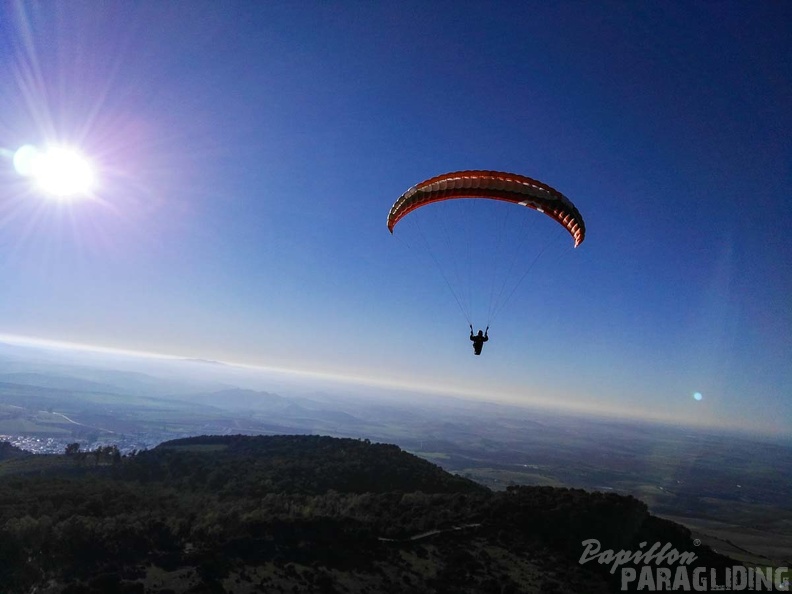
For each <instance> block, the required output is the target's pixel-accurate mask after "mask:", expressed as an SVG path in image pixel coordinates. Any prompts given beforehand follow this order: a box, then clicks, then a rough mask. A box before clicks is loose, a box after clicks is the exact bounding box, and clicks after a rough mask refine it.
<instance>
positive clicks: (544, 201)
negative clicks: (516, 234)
mask: <svg viewBox="0 0 792 594" xmlns="http://www.w3.org/2000/svg"><path fill="white" fill-rule="evenodd" d="M459 199H474V200H479V201H484V202H490V203H491V201H499V202H502V203H503V202H505V203H510V204H512V205H514V206H525V207H528V208H529V209H532V210H534V211H537V212H539V213H542V214H544V215H545V216H547V217H550V218H551V219H553V220H554V221H555V222H557V223H558V224H559V225H561V227H563V228H564V229H565V230H566V232H567V233H568V234H569V235H570V236H571V237H572V240H573V242H574V247H576V248H577V247H578V246H579V245H580V244H581V243H583V240H584V239H585V237H586V226H585V223H584V222H583V217H582V216H581V214H580V211H578V209H577V208H576V207H575V205H574V204H573V203H572V202H571V201H570V200H569V199H568V198H567V197H566V196H564V195H563V194H562V193H561V192H559V191H558V190H556V189H554V188H552V187H550V186H548V185H547V184H545V183H542V182H540V181H537V180H535V179H532V178H530V177H526V176H524V175H518V174H515V173H506V172H501V171H486V170H470V171H455V172H452V173H446V174H443V175H439V176H437V177H433V178H430V179H427V180H426V181H423V182H421V183H419V184H417V185H415V186H413V187H411V188H410V189H409V190H407V191H406V192H404V194H402V195H401V196H400V197H399V198H398V199H397V200H396V202H395V203H394V204H393V206H392V207H391V209H390V212H389V213H388V230H389V231H390V232H391V233H392V234H393V232H394V228H395V227H396V225H397V224H398V223H399V222H400V221H401V220H402V219H404V218H405V217H406V216H408V215H410V213H412V212H414V211H416V210H422V209H423V208H424V207H425V206H427V205H429V204H433V203H440V202H444V201H458V200H459ZM429 210H431V209H429ZM507 210H509V211H510V213H511V210H510V209H507ZM517 210H518V209H517ZM507 214H508V213H507ZM517 214H520V213H519V212H518V213H517ZM410 218H412V217H410ZM516 218H518V219H519V220H518V221H517V222H518V224H519V225H520V226H521V227H522V223H523V222H524V221H523V220H522V217H516ZM479 222H480V221H479V220H478V219H475V223H476V224H477V225H478V223H479ZM453 226H454V222H453V220H452V218H451V217H446V216H445V215H443V216H441V217H440V224H439V225H438V227H442V228H443V229H442V230H441V229H438V228H435V227H430V229H429V232H428V234H429V235H433V234H435V233H436V234H438V235H439V234H441V233H446V234H447V233H448V231H447V228H448V227H451V228H452V229H453ZM418 228H419V229H421V230H420V233H421V239H422V242H421V246H420V249H421V251H424V252H428V253H429V255H430V256H431V258H432V259H433V260H434V262H435V264H437V265H438V268H440V272H441V275H442V277H443V279H444V280H445V282H446V284H447V285H448V287H449V289H450V290H451V292H452V293H453V294H454V298H455V299H456V301H457V304H458V305H459V306H460V309H462V310H463V314H464V315H465V316H466V318H467V319H468V322H469V325H470V340H471V341H472V343H473V349H474V353H475V354H476V355H480V354H481V351H482V348H483V345H484V342H486V341H487V340H489V337H488V331H489V326H490V325H491V323H492V318H493V317H494V315H495V313H497V312H499V311H500V309H502V307H503V306H504V303H505V302H506V301H508V300H509V298H510V297H511V296H512V294H513V293H514V291H515V290H516V288H517V285H519V284H520V282H521V281H522V279H523V278H524V277H525V274H526V273H527V269H529V268H530V266H532V265H533V262H535V260H536V259H537V258H538V257H539V255H540V254H541V253H542V252H543V251H544V247H546V246H544V247H542V248H541V249H540V250H539V253H537V254H535V257H534V258H533V261H530V260H529V261H528V262H527V263H525V264H523V266H522V267H523V268H525V269H526V270H525V271H524V272H520V264H519V260H520V258H522V257H523V256H525V259H526V260H528V259H529V257H530V253H527V252H526V253H525V254H523V252H521V251H520V250H519V248H518V247H517V246H509V245H506V246H505V247H501V248H499V249H500V250H501V251H500V252H498V250H486V249H484V248H483V247H481V248H479V247H478V246H477V247H475V248H472V249H474V250H476V253H475V254H474V255H473V256H467V257H468V258H469V260H470V261H471V262H474V263H477V262H478V261H479V260H481V256H482V252H483V255H484V256H490V255H491V256H492V257H493V258H499V257H500V256H502V255H506V256H507V257H508V258H509V259H512V258H514V259H515V260H516V262H517V266H516V268H517V270H516V272H512V268H513V266H510V267H509V270H508V272H507V273H506V275H507V277H512V278H506V279H505V281H504V282H503V283H502V286H501V287H500V291H498V290H497V289H495V287H493V288H492V290H491V291H490V292H491V297H490V301H491V302H490V307H489V309H490V311H489V317H488V318H487V331H484V332H482V331H479V332H478V334H474V333H473V324H472V321H471V318H472V317H473V316H472V313H471V311H470V309H472V308H469V309H466V308H465V307H464V305H463V303H462V302H463V300H464V294H466V293H468V292H470V289H471V287H473V288H474V289H479V290H481V287H480V286H479V285H484V284H486V283H485V282H483V281H482V277H483V276H484V275H471V276H470V279H471V280H468V281H461V284H466V285H467V286H463V287H458V288H455V286H454V281H456V278H455V277H454V275H453V274H450V273H447V272H446V271H445V270H443V269H442V268H443V267H442V265H441V263H440V261H439V260H440V258H438V257H437V256H436V255H435V254H434V253H432V249H431V246H430V245H429V242H428V241H426V239H427V237H426V233H424V232H423V230H422V228H421V225H420V224H419V225H418ZM491 235H495V236H498V240H499V241H500V239H501V238H500V237H499V236H500V233H499V232H495V233H492V234H491ZM460 236H461V237H462V238H463V240H465V241H466V243H468V244H469V243H474V244H475V243H477V242H476V241H474V240H473V236H476V237H480V235H479V234H478V229H477V228H474V229H472V230H468V231H466V233H460ZM449 238H450V235H447V236H446V243H454V241H455V240H454V239H450V240H449ZM457 249H458V250H459V252H460V254H459V258H460V259H462V258H463V256H462V255H461V252H462V251H463V248H462V247H458V248H457ZM467 249H468V250H469V251H470V250H471V248H470V247H469V246H468V248H467ZM454 258H455V257H454ZM457 276H461V275H457ZM513 279H516V280H513ZM457 282H459V281H457ZM498 282H499V283H500V281H498ZM509 282H511V283H512V287H511V290H508V289H507V285H508V284H509ZM495 300H500V302H499V303H493V301H495Z"/></svg>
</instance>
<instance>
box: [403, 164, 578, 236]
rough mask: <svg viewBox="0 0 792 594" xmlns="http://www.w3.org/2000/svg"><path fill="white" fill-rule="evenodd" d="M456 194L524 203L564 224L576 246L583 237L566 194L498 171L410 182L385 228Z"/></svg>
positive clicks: (521, 204) (520, 176)
mask: <svg viewBox="0 0 792 594" xmlns="http://www.w3.org/2000/svg"><path fill="white" fill-rule="evenodd" d="M455 198H488V199H491V200H502V201H504V202H512V203H514V204H517V205H520V206H527V207H528V208H532V209H534V210H537V211H539V212H542V213H544V214H546V215H547V216H549V217H550V218H552V219H555V220H556V221H558V222H559V223H560V224H561V225H563V226H564V227H566V230H567V231H569V234H570V235H572V238H573V239H574V240H575V247H578V246H579V245H580V244H581V243H583V240H584V239H585V237H586V225H585V224H584V223H583V217H582V216H581V215H580V212H579V211H578V209H577V208H575V205H574V204H572V202H571V201H570V200H569V198H567V197H566V196H564V195H563V194H562V193H561V192H559V191H558V190H555V189H553V188H551V187H550V186H548V185H547V184H543V183H542V182H540V181H536V180H535V179H531V178H530V177H525V176H524V175H517V174H515V173H504V172H500V171H456V172H454V173H446V174H444V175H438V176H437V177H433V178H431V179H428V180H426V181H423V182H421V183H420V184H418V185H417V186H413V187H412V188H410V189H409V190H407V191H406V192H405V193H404V194H402V195H401V196H400V197H399V199H398V200H397V201H396V202H395V203H394V205H393V206H392V207H391V209H390V212H389V213H388V230H389V231H390V232H391V233H393V228H394V227H395V226H396V223H398V222H399V221H400V220H401V219H402V218H404V217H405V216H406V215H407V214H409V213H410V212H412V211H413V210H415V209H416V208H420V207H422V206H424V205H426V204H430V203H432V202H440V201H442V200H452V199H455Z"/></svg>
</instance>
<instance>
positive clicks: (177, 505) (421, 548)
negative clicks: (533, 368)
mask: <svg viewBox="0 0 792 594" xmlns="http://www.w3.org/2000/svg"><path fill="white" fill-rule="evenodd" d="M74 449H76V448H73V450H74ZM105 454H107V455H105ZM32 458H34V459H35V460H39V461H46V464H44V462H39V466H38V471H37V472H30V471H28V472H25V473H21V472H20V473H16V474H14V473H12V472H8V471H9V470H11V471H13V469H14V468H18V460H17V459H11V460H5V461H3V462H0V473H1V474H2V475H3V477H4V480H3V481H2V482H0V501H2V505H1V506H0V592H3V593H4V594H16V593H20V594H21V593H28V592H32V591H36V592H47V593H49V592H52V593H55V592H65V593H72V594H74V593H91V594H98V593H105V594H107V593H114V592H130V593H131V592H158V593H162V594H164V593H166V592H178V593H187V592H192V593H197V592H242V593H245V592H322V593H325V592H327V593H329V592H361V593H363V592H371V593H375V592H425V593H451V592H453V593H467V592H469V593H474V592H475V593H480V592H483V593H485V594H486V593H493V594H495V593H497V594H502V593H504V592H509V593H518V592H541V593H545V594H547V593H551V592H569V593H579V592H587V593H592V594H595V593H598V592H601V593H605V592H620V591H623V590H622V589H621V587H620V586H621V584H620V582H619V577H620V575H619V572H616V574H614V575H612V574H611V573H610V571H609V569H610V566H609V565H606V564H600V563H598V562H590V563H585V564H581V563H580V562H579V560H580V557H581V554H582V552H583V546H582V542H583V541H584V540H586V539H597V540H598V541H599V542H600V543H601V547H602V549H603V550H605V549H613V550H615V551H618V550H622V549H625V550H637V549H638V547H639V543H641V542H645V541H650V542H660V543H670V544H671V545H672V546H673V547H675V548H676V549H677V550H679V551H692V550H695V553H696V555H697V560H696V562H695V564H694V565H692V566H691V568H692V567H694V566H696V564H698V565H700V566H702V567H707V568H717V569H722V568H723V567H725V566H730V565H733V564H734V562H732V561H731V560H729V559H726V558H725V557H722V556H719V555H716V554H715V553H713V552H712V551H711V550H709V549H707V548H706V547H698V548H695V549H694V545H693V543H692V541H691V537H690V532H689V531H688V530H687V529H685V528H683V527H681V526H678V525H676V524H674V523H672V522H668V521H665V520H660V519H658V518H655V517H653V516H651V515H650V514H649V513H648V511H647V507H646V505H645V504H644V503H642V502H641V501H639V500H637V499H634V498H632V497H623V496H619V495H615V494H613V493H608V494H603V493H588V492H586V491H583V490H579V489H557V488H551V487H510V488H509V489H507V490H506V491H501V492H492V491H490V490H489V489H487V488H485V487H482V486H480V485H478V484H476V483H474V482H472V481H469V480H467V479H464V478H461V477H458V476H455V475H451V474H449V473H447V472H445V471H443V470H441V469H440V468H439V467H437V466H435V465H434V464H431V463H429V462H427V461H425V460H422V459H420V458H417V457H416V456H413V455H411V454H408V453H406V452H403V451H402V450H400V449H399V448H398V447H396V446H393V445H388V444H378V443H370V442H368V441H367V440H355V439H337V438H331V437H320V436H267V437H246V436H239V435H235V436H203V437H196V438H189V439H179V440H174V441H170V442H166V443H163V444H162V445H160V446H158V447H156V448H154V449H152V450H148V451H144V452H140V453H136V454H134V455H129V456H125V457H119V456H111V455H109V453H108V452H104V453H103V452H101V451H100V452H99V454H96V453H94V452H88V453H84V452H77V451H72V452H71V453H70V455H62V456H33V457H32ZM15 464H16V465H15ZM667 565H668V566H669V567H671V568H674V567H675V565H674V564H673V563H668V564H667ZM636 567H637V566H636ZM634 585H635V583H633V586H634ZM625 591H635V590H634V589H633V590H630V589H629V588H628V589H627V590H625Z"/></svg>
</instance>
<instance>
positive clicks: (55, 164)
mask: <svg viewBox="0 0 792 594" xmlns="http://www.w3.org/2000/svg"><path fill="white" fill-rule="evenodd" d="M14 168H15V169H16V171H17V173H19V174H20V175H22V176H24V177H29V178H30V179H31V180H32V182H33V183H34V185H35V187H36V188H37V189H38V190H39V191H40V192H41V193H43V194H45V195H47V196H52V197H55V198H78V197H86V196H89V195H90V194H91V191H92V190H93V187H94V184H95V181H96V179H95V176H94V171H93V167H92V166H91V163H90V162H89V161H88V160H87V159H86V158H85V157H84V156H83V155H82V154H81V153H80V152H79V151H77V150H75V149H72V148H69V147H61V146H55V147H48V148H47V149H46V150H44V151H40V150H39V149H37V148H36V147H34V146H31V145H25V146H23V147H21V148H19V149H18V150H17V151H16V153H15V154H14Z"/></svg>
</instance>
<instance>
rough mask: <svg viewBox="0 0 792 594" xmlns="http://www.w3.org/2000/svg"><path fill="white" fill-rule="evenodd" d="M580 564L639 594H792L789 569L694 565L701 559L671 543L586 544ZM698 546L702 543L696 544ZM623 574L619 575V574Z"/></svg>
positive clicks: (592, 540) (623, 588)
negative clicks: (634, 546) (596, 567)
mask: <svg viewBox="0 0 792 594" xmlns="http://www.w3.org/2000/svg"><path fill="white" fill-rule="evenodd" d="M581 544H582V545H583V554H582V555H581V556H580V559H579V563H580V564H581V565H584V564H586V563H590V562H592V561H594V562H596V563H598V564H600V565H605V566H607V567H608V572H609V573H610V574H611V575H618V576H619V584H620V588H621V590H622V591H630V592H633V591H637V592H668V591H671V592H711V591H729V592H789V591H790V585H789V568H787V567H745V566H743V565H734V566H732V567H720V568H717V569H716V568H708V567H702V566H699V565H693V564H694V563H695V562H696V561H697V560H698V556H697V555H696V554H695V553H693V552H690V551H678V550H677V549H675V548H674V547H673V546H672V545H671V543H665V544H662V543H659V542H656V543H653V544H652V545H651V546H647V545H648V543H647V542H641V543H640V544H639V545H638V550H624V549H622V550H619V551H614V550H613V549H605V550H603V549H602V546H601V545H600V542H599V540H597V539H596V538H589V539H587V540H584V541H583V542H582V543H581ZM693 544H694V545H695V546H698V545H699V544H700V542H699V541H698V540H695V541H693ZM617 571H618V572H619V573H618V574H617V573H616V572H617Z"/></svg>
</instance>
